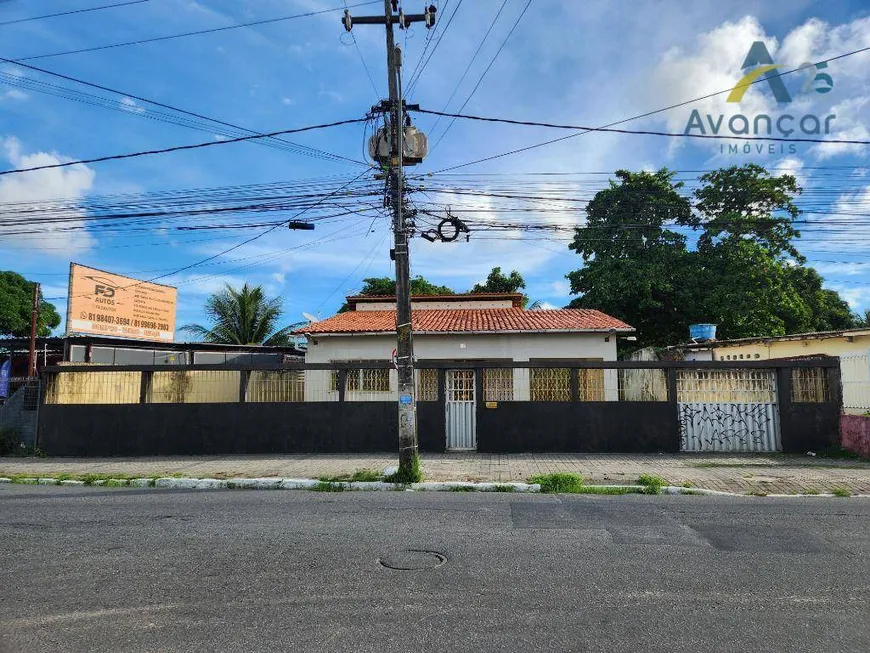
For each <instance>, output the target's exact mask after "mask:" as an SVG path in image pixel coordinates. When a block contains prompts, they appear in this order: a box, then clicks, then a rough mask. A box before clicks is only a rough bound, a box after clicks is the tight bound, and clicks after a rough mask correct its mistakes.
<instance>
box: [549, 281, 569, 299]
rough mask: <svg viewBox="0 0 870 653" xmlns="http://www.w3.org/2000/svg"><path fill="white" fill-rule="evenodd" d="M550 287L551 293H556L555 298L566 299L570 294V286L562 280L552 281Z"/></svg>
mask: <svg viewBox="0 0 870 653" xmlns="http://www.w3.org/2000/svg"><path fill="white" fill-rule="evenodd" d="M550 287H551V288H552V289H553V292H554V293H556V296H557V297H568V295H570V294H571V285H570V284H569V283H568V282H567V281H566V280H564V279H560V280H559V281H554V282H553V283H552V284H550Z"/></svg>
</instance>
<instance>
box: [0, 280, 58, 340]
mask: <svg viewBox="0 0 870 653" xmlns="http://www.w3.org/2000/svg"><path fill="white" fill-rule="evenodd" d="M33 286H34V282H33V281H28V280H27V279H25V278H24V277H22V276H21V275H20V274H18V273H16V272H12V271H9V270H7V271H2V272H0V335H3V336H6V337H15V338H26V337H28V336H30V327H31V320H32V317H33ZM59 324H60V315H58V312H57V310H56V309H55V307H54V305H53V304H50V303H49V302H47V301H45V299H44V298H43V296H42V291H41V290H40V292H39V309H38V312H37V318H36V334H37V335H38V336H48V335H51V330H52V329H54V328H55V327H57V326H58V325H59Z"/></svg>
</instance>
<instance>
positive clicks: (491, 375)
mask: <svg viewBox="0 0 870 653" xmlns="http://www.w3.org/2000/svg"><path fill="white" fill-rule="evenodd" d="M483 400H484V401H513V400H514V371H513V368H510V367H503V368H499V369H488V370H483Z"/></svg>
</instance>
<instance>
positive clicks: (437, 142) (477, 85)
mask: <svg viewBox="0 0 870 653" xmlns="http://www.w3.org/2000/svg"><path fill="white" fill-rule="evenodd" d="M531 4H532V0H529V1H528V2H527V3H526V6H525V7H523V10H522V12H520V15H519V16H518V17H517V20H516V22H515V23H514V24H513V27H511V29H510V31H509V32H508V33H507V36H505V37H504V40H503V41H502V42H501V45H500V46H498V50H496V52H495V55H493V57H492V59H491V60H490V62H489V65H487V67H486V68H485V69H484V71H483V73H482V74H481V75H480V77H479V78H478V80H477V84H475V85H474V88H473V89H471V93H469V94H468V97H467V98H465V102H463V103H462V106H461V107H459V111H460V112H461V111H462V110H463V109H464V108H465V106H466V105H467V104H468V103H469V102H470V101H471V98H472V97H473V96H474V94H475V93H476V92H477V89H478V88H480V85H481V84H482V83H483V78H484V77H486V74H487V73H488V72H489V69H490V68H492V66H493V64H494V63H495V60H496V59H498V55H500V54H501V51H502V50H503V49H504V46H505V45H506V44H507V42H508V39H510V37H511V34H513V33H514V30H515V29H516V28H517V26H518V25H519V24H520V21H521V20H522V19H523V16H525V15H526V11H528V9H529V6H530V5H531ZM502 6H504V5H502ZM499 13H501V9H500V10H499ZM487 34H489V32H487ZM481 45H482V44H481ZM454 122H456V118H453V119H452V120H451V121H450V124H449V125H447V129H445V130H444V131H443V132H441V135H440V136H439V137H438V140H437V141H435V145H433V146H432V149H431V150H430V154H431V153H432V152H434V151H435V148H436V147H438V144H439V143H440V142H441V141H442V140H443V139H444V137H445V136H446V135H447V132H449V131H450V128H451V127H453V123H454Z"/></svg>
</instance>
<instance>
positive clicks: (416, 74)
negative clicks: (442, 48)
mask: <svg viewBox="0 0 870 653" xmlns="http://www.w3.org/2000/svg"><path fill="white" fill-rule="evenodd" d="M448 4H450V0H447V2H445V3H444V11H447V5H448ZM461 6H462V0H459V2H458V3H457V4H456V8H455V9H454V10H453V13H452V14H450V18H449V19H447V24H446V25H445V26H444V29H443V30H441V33H440V34H439V36H438V40H437V41H435V46H434V47H433V48H432V51H431V52H430V53H429V56H428V57H427V58H426V61H425V62H424V61H423V57H425V56H426V50H427V49H428V47H429V43H430V41H431V40H432V39H433V38H434V36H431V37H430V38H428V39H427V41H426V46H425V47H424V48H423V52H422V53H421V54H420V59H419V60H418V61H417V65H416V66H414V70H413V72H412V73H411V76H410V77H409V78H408V79H409V80H410V81H409V84H408V89H407V91H406V92H405V96H406V97H408V98H410V97H411V95H413V93H414V92H415V91H416V90H417V84H418V83H419V82H420V77H422V75H423V71H424V70H426V66H428V65H429V62H430V61H431V60H432V57H433V56H434V55H435V51H436V50H437V49H438V46H439V45H441V41H442V40H443V39H444V36H445V35H446V34H447V30H448V29H450V26H451V25H452V24H453V19H454V18H456V14H457V13H459V8H460V7H461ZM435 29H436V30H437V29H438V26H437V25H436V27H435ZM421 64H422V68H421V67H420V66H421Z"/></svg>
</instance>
